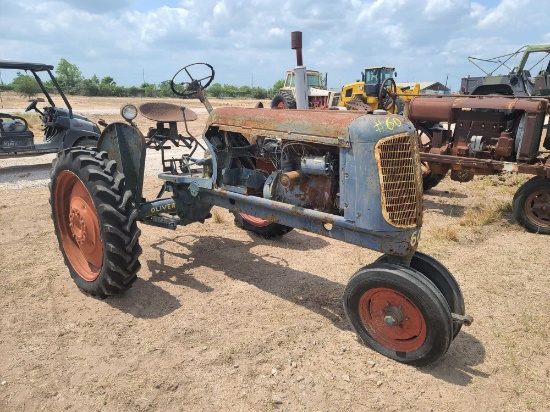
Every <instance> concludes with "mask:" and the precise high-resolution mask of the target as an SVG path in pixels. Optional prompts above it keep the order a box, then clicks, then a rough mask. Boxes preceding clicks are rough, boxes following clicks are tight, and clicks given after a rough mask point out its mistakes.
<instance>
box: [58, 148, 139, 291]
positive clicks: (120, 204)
mask: <svg viewBox="0 0 550 412" xmlns="http://www.w3.org/2000/svg"><path fill="white" fill-rule="evenodd" d="M50 177H51V181H50V184H49V188H50V205H51V207H52V219H53V221H54V229H55V234H56V236H57V240H58V243H59V249H60V250H61V253H62V255H63V259H64V260H65V264H66V265H67V267H68V268H69V273H70V275H71V277H72V279H73V280H74V282H75V283H76V285H77V286H78V287H79V288H80V289H81V290H82V291H84V292H86V293H88V294H90V295H93V296H99V297H100V298H105V297H107V296H110V295H113V294H116V293H120V292H123V291H125V290H126V289H128V288H130V286H131V285H132V283H133V282H134V281H135V280H136V278H137V276H136V274H137V272H138V271H139V269H140V267H141V266H140V263H139V259H138V258H139V256H140V254H141V247H140V246H139V236H140V233H141V232H140V230H139V229H138V227H137V224H136V220H135V219H136V215H137V213H136V209H135V207H134V204H133V198H132V192H131V191H130V190H126V188H125V178H124V175H123V174H122V173H119V172H117V171H116V163H115V161H114V160H109V159H108V156H107V153H106V152H99V151H98V150H97V149H91V148H90V149H87V148H83V147H76V148H70V149H65V150H63V151H61V152H59V153H58V154H57V157H56V158H55V159H54V161H53V164H52V170H51V173H50Z"/></svg>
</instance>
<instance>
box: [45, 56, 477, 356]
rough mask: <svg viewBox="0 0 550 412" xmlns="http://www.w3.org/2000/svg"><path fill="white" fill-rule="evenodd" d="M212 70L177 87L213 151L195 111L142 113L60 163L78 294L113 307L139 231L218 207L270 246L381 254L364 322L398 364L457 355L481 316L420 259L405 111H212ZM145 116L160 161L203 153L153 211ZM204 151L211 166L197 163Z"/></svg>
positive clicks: (357, 277) (366, 335)
mask: <svg viewBox="0 0 550 412" xmlns="http://www.w3.org/2000/svg"><path fill="white" fill-rule="evenodd" d="M209 68H210V69H211V66H209V65H204V64H202V63H194V64H192V65H189V66H186V67H184V68H183V69H181V70H180V71H179V72H178V73H176V75H175V76H174V78H173V79H172V83H171V85H172V90H173V91H174V92H175V93H176V94H177V95H180V96H188V95H193V94H197V95H198V97H199V99H200V100H201V101H202V102H203V103H204V105H205V107H206V109H207V110H208V112H209V117H208V121H207V124H206V128H205V131H204V134H203V135H202V143H201V141H199V140H198V139H197V138H195V137H194V136H192V135H191V133H189V129H188V122H189V121H191V120H193V119H194V118H195V116H194V114H193V112H192V111H191V110H189V109H186V108H184V107H179V106H177V105H166V104H165V103H148V104H146V105H142V106H141V107H140V108H139V110H138V109H137V108H136V107H135V106H131V105H130V106H126V107H125V108H123V110H122V115H123V116H124V117H125V119H126V120H127V122H128V123H123V122H119V123H113V124H110V125H108V126H107V127H106V128H105V130H104V131H103V133H102V134H101V137H100V140H99V142H98V147H97V148H83V147H79V148H71V149H66V150H64V151H62V152H60V153H59V154H58V156H57V158H56V159H55V160H54V162H53V165H52V171H51V183H50V192H51V198H50V201H51V206H52V217H53V221H54V226H55V233H56V235H57V239H58V242H59V247H60V250H61V252H62V255H63V257H64V259H65V263H66V265H67V266H68V269H69V272H70V275H71V277H72V278H73V280H74V282H75V283H76V284H77V286H78V287H79V288H80V289H81V290H83V291H84V292H86V293H88V294H90V295H95V296H99V297H101V298H105V297H107V296H109V295H113V294H116V293H120V292H123V291H125V290H126V289H128V288H130V286H131V285H132V283H133V282H134V281H135V280H136V277H137V273H138V271H139V269H140V263H139V256H140V253H141V248H140V245H139V237H140V230H139V228H138V225H137V223H138V222H139V223H140V224H142V225H155V226H161V227H164V228H168V229H176V228H177V227H178V226H184V225H189V224H192V223H196V222H204V221H205V220H206V219H208V218H210V217H211V216H212V214H211V209H212V207H213V206H217V207H222V208H225V209H228V210H230V211H231V212H232V213H233V214H234V216H235V222H236V224H237V226H239V227H240V228H242V229H245V230H248V231H251V232H254V233H256V234H259V235H261V236H264V237H267V238H269V237H277V236H283V235H285V234H287V233H288V232H289V231H291V230H292V228H298V229H301V230H306V231H309V232H313V233H316V234H319V235H323V236H328V237H331V238H333V239H338V240H342V241H345V242H349V243H352V244H355V245H359V246H362V247H366V248H370V249H374V250H377V251H380V252H382V253H383V255H382V256H381V257H380V258H379V259H378V260H377V261H375V262H373V263H371V264H369V265H367V266H365V267H363V268H361V269H360V270H358V271H357V272H356V273H355V274H354V275H353V276H352V277H351V279H350V281H349V283H348V285H347V286H346V287H345V291H344V298H343V304H344V309H345V312H346V314H347V317H348V319H349V321H350V323H351V325H352V326H353V328H354V329H355V330H356V332H357V333H358V335H359V336H360V338H361V339H362V340H363V341H364V342H365V343H366V344H367V345H368V346H369V347H371V348H372V349H374V350H376V351H378V352H380V353H381V354H383V355H385V356H387V357H389V358H391V359H394V360H396V361H399V362H403V363H406V364H411V365H426V364H429V363H431V362H434V361H435V360H436V359H438V358H440V357H441V356H442V355H443V354H445V353H446V351H447V349H448V347H449V345H450V344H451V342H452V340H453V339H454V338H455V337H456V336H457V334H458V333H459V331H460V329H461V327H462V325H468V324H470V322H471V321H472V319H471V318H470V317H468V316H465V308H464V298H463V295H462V292H461V290H460V287H459V285H458V283H457V281H456V280H455V279H454V277H453V275H452V274H451V273H450V272H449V270H447V268H445V266H443V265H442V264H441V263H439V262H438V261H437V260H436V259H434V258H432V257H430V256H428V255H426V254H423V253H420V252H417V251H416V249H417V245H418V241H419V237H420V229H421V223H422V184H421V167H420V159H419V151H418V144H417V139H416V135H415V130H414V127H413V125H412V124H411V123H410V122H409V121H408V120H406V119H405V118H403V117H401V116H398V115H393V114H389V115H382V114H380V115H368V114H365V113H359V112H349V111H334V112H333V111H316V110H269V109H261V108H250V109H248V108H231V107H223V108H216V109H213V108H212V106H211V105H210V103H209V102H208V99H207V98H206V97H205V95H204V93H203V88H204V85H206V84H208V82H210V81H211V80H212V78H213V75H214V72H213V70H211V71H210V73H209V74H208V72H207V74H206V75H203V72H202V71H201V70H202V69H209ZM181 76H186V81H179V80H180V78H181ZM187 77H188V78H187ZM138 112H141V113H142V114H144V115H147V116H148V117H149V118H151V119H154V120H156V121H157V127H156V128H154V129H153V130H152V131H151V132H150V133H149V137H150V139H153V140H154V141H155V142H156V144H157V145H158V146H157V147H158V148H159V150H162V151H163V152H164V150H166V148H167V147H166V146H167V143H170V144H176V145H179V144H183V145H185V146H187V147H188V148H189V149H190V153H189V154H185V155H183V156H181V157H179V158H167V157H165V156H164V155H163V156H162V159H163V170H164V171H163V172H162V173H161V174H160V175H159V177H160V179H161V180H163V184H162V187H161V188H160V192H159V194H158V196H157V198H155V199H152V200H146V199H144V198H143V197H142V196H143V192H142V186H143V179H144V172H143V169H144V163H145V153H146V150H145V147H146V143H145V138H144V136H143V134H142V133H141V132H140V131H139V130H138V129H137V128H136V127H135V126H134V125H133V122H132V121H133V119H134V118H135V117H136V115H137V114H138ZM178 123H179V124H180V125H181V124H183V129H184V130H185V134H180V133H179V132H178ZM201 150H204V152H205V153H206V154H205V155H204V156H199V155H196V156H195V155H194V154H195V153H199V152H200V151H201ZM219 253H220V254H223V253H224V252H223V251H219Z"/></svg>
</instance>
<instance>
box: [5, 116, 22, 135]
mask: <svg viewBox="0 0 550 412" xmlns="http://www.w3.org/2000/svg"><path fill="white" fill-rule="evenodd" d="M4 119H9V120H4ZM28 131H29V124H28V123H27V121H26V120H25V119H24V118H23V117H20V116H12V115H10V114H4V113H0V135H4V134H8V133H9V134H19V133H24V132H28Z"/></svg>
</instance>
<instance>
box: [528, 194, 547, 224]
mask: <svg viewBox="0 0 550 412" xmlns="http://www.w3.org/2000/svg"><path fill="white" fill-rule="evenodd" d="M525 214H526V215H527V217H528V218H529V220H530V221H531V222H533V223H535V224H536V225H537V226H540V227H544V228H550V190H548V189H544V190H537V191H536V192H534V193H532V194H531V196H529V197H528V198H527V201H526V202H525Z"/></svg>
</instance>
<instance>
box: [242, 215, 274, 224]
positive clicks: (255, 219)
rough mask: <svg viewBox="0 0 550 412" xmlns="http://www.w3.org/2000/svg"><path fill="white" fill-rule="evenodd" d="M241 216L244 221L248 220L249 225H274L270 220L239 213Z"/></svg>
mask: <svg viewBox="0 0 550 412" xmlns="http://www.w3.org/2000/svg"><path fill="white" fill-rule="evenodd" d="M239 215H241V217H242V218H243V219H244V220H246V221H247V222H248V223H250V224H251V225H253V226H256V227H266V226H269V225H270V224H271V223H272V222H270V221H269V220H265V219H262V218H260V217H256V216H252V215H247V214H246V213H239Z"/></svg>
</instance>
